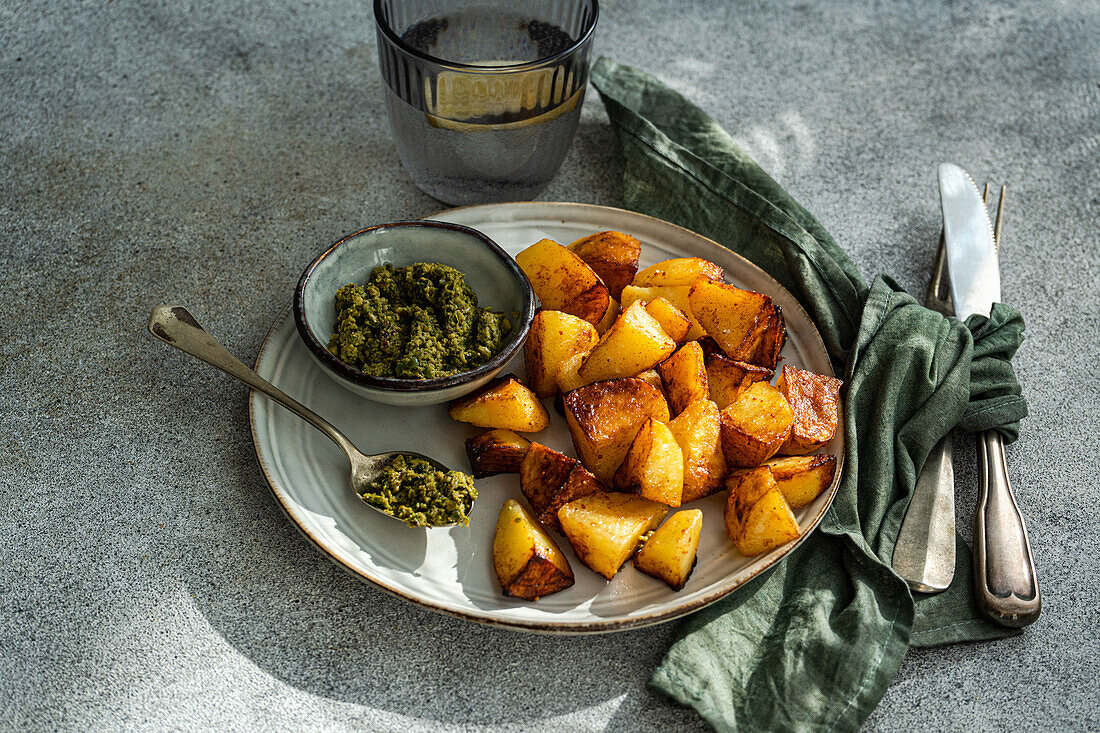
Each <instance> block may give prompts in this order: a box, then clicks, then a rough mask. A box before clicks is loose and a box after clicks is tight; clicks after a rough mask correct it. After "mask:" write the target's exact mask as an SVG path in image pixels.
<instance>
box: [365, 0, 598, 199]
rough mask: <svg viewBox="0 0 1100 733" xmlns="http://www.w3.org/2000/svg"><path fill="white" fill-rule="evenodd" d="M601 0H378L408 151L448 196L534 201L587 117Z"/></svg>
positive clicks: (389, 78) (381, 54) (398, 138)
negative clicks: (590, 66)
mask: <svg viewBox="0 0 1100 733" xmlns="http://www.w3.org/2000/svg"><path fill="white" fill-rule="evenodd" d="M598 13H599V8H598V5H597V0H542V1H539V0H487V1H485V0H482V1H479V0H474V2H471V3H465V2H462V0H450V1H449V2H448V1H447V0H375V2H374V17H375V24H376V29H377V32H378V60H379V67H380V69H381V72H382V79H383V81H384V82H385V94H386V109H387V111H388V114H389V118H390V126H391V128H392V130H393V136H394V140H395V142H396V144H397V152H398V155H399V156H400V157H401V162H402V163H403V164H404V166H405V169H406V170H407V171H408V172H409V175H410V176H411V177H412V179H413V182H414V183H415V184H416V185H417V186H418V187H419V188H420V189H421V190H422V191H424V192H425V193H427V194H428V195H430V196H432V197H434V198H436V199H439V200H440V201H443V202H445V203H448V204H458V205H465V204H479V203H488V202H494V201H509V200H526V199H531V198H534V197H535V196H537V195H538V194H539V193H540V192H541V191H542V190H543V189H544V188H545V187H546V185H547V184H548V183H549V182H550V180H551V179H552V178H553V177H554V174H555V173H557V171H558V168H559V167H560V166H561V162H562V160H563V158H564V157H565V153H566V151H567V150H568V149H569V144H570V143H571V142H572V140H573V134H574V132H576V129H577V122H578V120H579V119H580V113H581V106H582V103H583V101H584V91H585V87H586V86H587V84H588V54H589V49H590V46H591V42H592V31H593V29H594V28H595V26H596V18H597V15H598Z"/></svg>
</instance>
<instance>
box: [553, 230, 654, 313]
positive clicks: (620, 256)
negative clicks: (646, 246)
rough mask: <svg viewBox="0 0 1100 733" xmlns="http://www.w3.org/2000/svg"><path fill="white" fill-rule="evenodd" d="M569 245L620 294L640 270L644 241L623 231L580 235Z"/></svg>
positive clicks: (609, 288) (617, 295) (615, 292)
mask: <svg viewBox="0 0 1100 733" xmlns="http://www.w3.org/2000/svg"><path fill="white" fill-rule="evenodd" d="M569 249H570V250H571V251H572V252H575V253H576V254H577V256H578V257H580V258H581V259H582V260H584V261H585V262H587V263H588V266H589V267H591V268H592V269H593V270H595V271H596V274H597V275H599V276H600V279H601V280H603V281H604V283H605V284H606V285H607V288H608V290H610V291H611V297H612V298H618V297H619V295H620V294H621V293H622V292H623V288H625V287H626V286H627V285H629V284H630V281H631V280H633V279H634V274H635V273H636V272H638V257H639V256H640V255H641V254H642V243H641V242H639V241H638V240H637V239H635V238H634V237H632V236H630V235H629V234H623V233H622V232H597V233H595V234H590V235H589V236H587V237H582V238H581V239H578V240H577V241H576V242H573V244H571V245H569Z"/></svg>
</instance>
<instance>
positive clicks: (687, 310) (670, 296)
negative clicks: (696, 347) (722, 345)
mask: <svg viewBox="0 0 1100 733" xmlns="http://www.w3.org/2000/svg"><path fill="white" fill-rule="evenodd" d="M690 294H691V286H690V285H667V286H666V285H654V286H653V287H646V288H642V287H638V286H636V285H627V286H626V287H625V288H623V298H622V307H623V308H627V307H629V306H630V305H631V304H632V303H634V302H635V301H639V300H640V301H642V302H643V303H646V304H648V303H650V302H651V301H653V300H654V299H656V298H664V299H665V300H667V301H668V302H670V303H672V304H673V305H674V306H676V307H677V308H679V309H680V312H681V313H683V314H684V316H685V317H686V318H687V319H688V320H689V321H690V322H691V327H690V328H689V329H688V332H687V334H686V335H685V336H684V338H683V339H682V340H683V341H694V340H695V339H700V338H702V337H703V336H706V335H707V332H706V331H704V330H703V327H702V326H701V325H699V322H698V320H696V318H695V316H694V315H693V314H692V312H691V304H690V303H689V302H688V296H689V295H690Z"/></svg>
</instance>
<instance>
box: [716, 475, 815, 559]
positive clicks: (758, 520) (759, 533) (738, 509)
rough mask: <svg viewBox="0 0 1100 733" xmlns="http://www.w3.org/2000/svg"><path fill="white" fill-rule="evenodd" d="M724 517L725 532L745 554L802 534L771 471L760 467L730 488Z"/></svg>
mask: <svg viewBox="0 0 1100 733" xmlns="http://www.w3.org/2000/svg"><path fill="white" fill-rule="evenodd" d="M725 520H726V532H727V533H728V534H729V536H730V539H732V540H733V544H734V545H735V546H736V547H737V550H738V552H740V553H741V554H742V555H744V556H746V557H752V556H753V555H759V554H760V553H762V552H767V551H768V550H771V549H773V548H776V547H779V546H780V545H783V544H786V543H787V542H790V541H791V540H794V539H798V536H799V535H800V534H801V530H800V529H799V527H798V520H796V519H795V517H794V513H793V512H791V508H790V507H789V506H788V505H787V500H786V499H784V498H783V494H782V493H781V492H780V491H779V487H777V486H776V484H775V479H774V478H773V477H772V472H771V471H770V470H769V469H768V468H766V467H763V466H762V467H760V468H756V469H753V470H752V471H750V472H749V475H748V476H747V477H745V478H743V479H741V480H740V481H738V482H737V484H736V485H735V486H734V487H733V490H731V491H730V495H729V498H728V499H727V500H726V512H725Z"/></svg>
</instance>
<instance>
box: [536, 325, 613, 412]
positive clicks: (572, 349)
mask: <svg viewBox="0 0 1100 733" xmlns="http://www.w3.org/2000/svg"><path fill="white" fill-rule="evenodd" d="M599 340H600V335H599V334H598V333H596V327H595V326H593V325H592V324H591V323H589V322H588V321H586V320H584V319H582V318H577V317H576V316H571V315H569V314H568V313H563V312H561V311H548V310H540V311H539V312H538V313H536V314H535V317H534V319H533V320H532V321H531V328H530V330H529V331H528V333H527V341H526V343H524V345H523V359H524V362H526V366H527V383H528V384H529V385H531V390H532V391H533V392H534V393H535V394H536V395H538V396H539V397H549V396H550V395H552V394H554V392H555V391H556V390H557V388H558V383H557V375H558V367H559V366H560V365H561V363H562V362H563V361H564V360H565V359H566V358H568V357H570V356H572V355H574V354H582V353H585V352H587V351H589V350H590V349H591V348H592V347H593V346H595V345H596V342H597V341H599Z"/></svg>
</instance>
